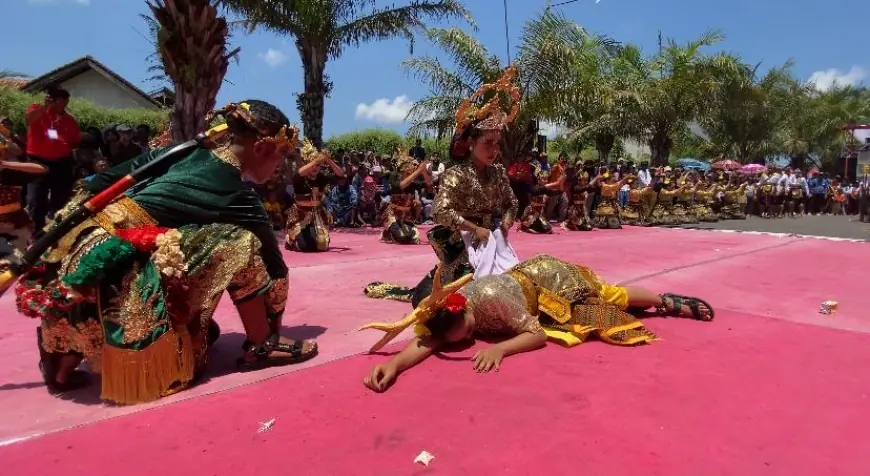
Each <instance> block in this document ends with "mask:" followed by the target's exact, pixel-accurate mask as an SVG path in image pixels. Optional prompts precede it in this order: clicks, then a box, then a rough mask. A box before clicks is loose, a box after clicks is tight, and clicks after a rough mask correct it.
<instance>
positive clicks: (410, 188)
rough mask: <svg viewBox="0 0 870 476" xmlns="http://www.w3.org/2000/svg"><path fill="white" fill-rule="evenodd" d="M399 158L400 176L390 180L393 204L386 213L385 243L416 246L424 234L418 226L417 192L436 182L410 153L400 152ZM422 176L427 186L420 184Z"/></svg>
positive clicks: (391, 176) (393, 175) (394, 175)
mask: <svg viewBox="0 0 870 476" xmlns="http://www.w3.org/2000/svg"><path fill="white" fill-rule="evenodd" d="M398 156H399V163H398V167H397V169H398V172H392V173H390V175H389V177H388V180H389V182H390V191H391V192H390V203H389V205H387V209H386V210H385V211H384V232H383V234H382V235H381V240H383V241H384V242H385V243H398V244H401V245H414V244H417V243H419V242H420V232H419V231H417V225H415V224H414V211H413V209H414V199H415V197H416V193H417V192H423V191H425V190H426V187H427V186H431V185H432V179H431V178H430V177H429V172H427V171H426V169H425V168H422V169H421V168H420V164H418V163H417V161H416V160H414V159H413V158H412V157H410V156H409V155H408V153H407V151H405V150H403V149H400V150H399V152H398ZM418 170H420V172H419V174H418V173H417V171H418ZM420 175H422V177H423V180H424V182H425V185H424V184H421V183H420V182H418V181H417V180H416V178H417V177H418V176H420ZM402 185H405V186H404V187H403V186H402Z"/></svg>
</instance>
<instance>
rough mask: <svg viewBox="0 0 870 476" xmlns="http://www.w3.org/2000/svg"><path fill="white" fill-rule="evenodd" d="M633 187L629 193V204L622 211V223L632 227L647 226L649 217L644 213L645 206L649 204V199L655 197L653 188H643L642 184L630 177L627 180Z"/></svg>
mask: <svg viewBox="0 0 870 476" xmlns="http://www.w3.org/2000/svg"><path fill="white" fill-rule="evenodd" d="M626 181H627V182H628V184H629V186H630V187H631V189H629V191H628V203H627V204H626V205H625V208H623V209H622V221H623V222H624V223H625V224H626V225H631V226H646V225H647V217H646V213H644V204H645V203H646V202H647V197H649V196H650V195H654V194H655V192H654V191H653V189H652V187H641V186H640V182H638V181H637V180H635V178H634V177H629V178H628V180H626Z"/></svg>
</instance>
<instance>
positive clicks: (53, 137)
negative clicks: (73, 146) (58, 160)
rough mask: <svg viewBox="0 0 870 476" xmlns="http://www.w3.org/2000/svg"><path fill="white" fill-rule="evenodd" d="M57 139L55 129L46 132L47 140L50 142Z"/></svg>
mask: <svg viewBox="0 0 870 476" xmlns="http://www.w3.org/2000/svg"><path fill="white" fill-rule="evenodd" d="M57 137H58V136H57V130H56V129H49V130H48V138H49V139H51V140H57Z"/></svg>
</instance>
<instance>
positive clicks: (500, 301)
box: [363, 254, 656, 351]
mask: <svg viewBox="0 0 870 476" xmlns="http://www.w3.org/2000/svg"><path fill="white" fill-rule="evenodd" d="M449 286H454V287H456V286H457V285H456V283H451V284H450V285H449ZM458 286H461V287H459V289H458V291H454V292H458V293H459V294H462V295H463V296H465V298H466V299H467V301H466V309H467V310H468V311H470V312H472V313H473V315H474V320H475V333H476V334H477V335H482V336H495V335H505V334H507V335H516V334H519V333H521V332H538V331H540V330H541V329H543V330H544V331H545V332H546V334H547V336H548V337H549V338H550V339H551V340H553V341H556V342H559V343H561V344H563V345H566V346H569V347H570V346H573V345H577V344H580V343H582V342H584V341H585V340H586V339H588V338H589V337H590V336H592V337H597V338H599V339H601V340H603V341H605V342H607V343H610V344H617V345H636V344H642V343H646V342H650V341H653V340H656V336H655V334H653V333H651V332H650V331H648V330H646V328H644V326H643V324H642V323H641V322H640V321H639V320H638V319H637V318H635V317H634V316H632V315H631V314H628V313H626V312H625V309H626V308H627V306H628V293H627V291H626V289H625V288H623V287H618V286H611V285H608V284H607V283H605V282H604V280H602V279H601V277H599V276H598V275H597V274H596V273H595V272H594V271H592V270H591V269H589V268H586V267H583V266H579V265H576V264H572V263H568V262H565V261H562V260H559V259H556V258H554V257H552V256H549V255H545V254H541V255H537V256H535V257H534V258H532V259H530V260H526V261H523V262H522V263H520V264H518V265H517V266H515V267H514V268H513V269H511V270H510V271H508V272H507V273H505V274H500V275H490V276H486V277H484V278H480V279H477V280H471V281H470V282H468V284H464V282H462V283H461V284H459V285H458ZM442 294H446V293H441V291H440V290H438V289H436V290H434V291H433V296H437V297H438V298H439V299H436V300H434V301H432V302H429V301H425V302H423V303H421V305H420V306H419V307H418V308H417V309H415V311H414V312H413V313H412V314H411V315H409V316H408V317H407V318H405V319H403V320H401V321H398V322H395V323H372V324H368V325H366V326H363V329H378V330H381V331H384V332H387V336H386V337H385V339H382V340H381V341H379V342H378V343H377V344H375V346H374V347H373V348H372V351H375V350H377V349H379V348H381V347H383V345H385V344H386V343H387V342H389V340H390V338H392V337H395V336H396V335H398V333H399V332H401V330H402V329H404V328H405V327H407V326H409V325H412V324H417V326H416V327H415V330H416V331H417V333H418V334H425V333H426V332H427V329H426V328H425V322H426V320H428V319H429V318H431V317H432V316H434V314H435V312H436V311H437V307H438V306H439V305H441V302H442V301H443V296H442Z"/></svg>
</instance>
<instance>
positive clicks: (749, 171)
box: [740, 164, 767, 174]
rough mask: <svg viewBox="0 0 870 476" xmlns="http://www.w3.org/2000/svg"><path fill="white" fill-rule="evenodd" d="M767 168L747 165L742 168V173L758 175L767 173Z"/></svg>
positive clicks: (758, 165)
mask: <svg viewBox="0 0 870 476" xmlns="http://www.w3.org/2000/svg"><path fill="white" fill-rule="evenodd" d="M766 171H767V167H765V166H764V165H761V164H746V165H744V166H743V167H740V172H742V173H744V174H757V173H758V172H766Z"/></svg>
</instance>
